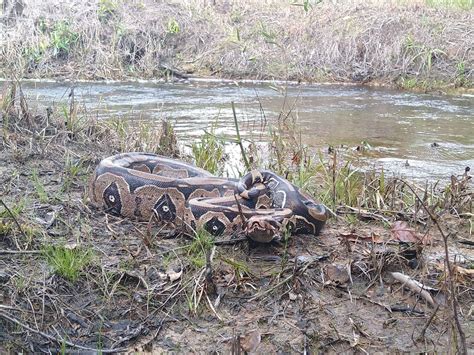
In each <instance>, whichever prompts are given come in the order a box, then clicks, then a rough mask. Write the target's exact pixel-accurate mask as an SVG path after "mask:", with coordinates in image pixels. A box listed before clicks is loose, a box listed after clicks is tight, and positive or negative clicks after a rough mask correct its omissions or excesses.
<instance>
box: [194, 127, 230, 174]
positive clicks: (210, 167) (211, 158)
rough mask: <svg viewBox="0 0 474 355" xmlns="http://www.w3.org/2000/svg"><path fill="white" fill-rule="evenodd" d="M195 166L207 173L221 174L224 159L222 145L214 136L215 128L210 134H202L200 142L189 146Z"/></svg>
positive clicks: (212, 128)
mask: <svg viewBox="0 0 474 355" xmlns="http://www.w3.org/2000/svg"><path fill="white" fill-rule="evenodd" d="M191 150H192V155H193V158H194V162H195V164H196V165H197V166H198V167H200V168H203V169H205V170H207V171H209V172H210V173H211V174H216V175H219V174H221V173H222V170H223V169H222V168H223V164H222V161H223V159H224V143H223V141H222V140H221V139H219V138H218V137H217V136H216V135H215V126H212V127H211V130H210V132H204V134H203V135H202V136H201V140H200V141H198V142H194V143H193V144H192V145H191Z"/></svg>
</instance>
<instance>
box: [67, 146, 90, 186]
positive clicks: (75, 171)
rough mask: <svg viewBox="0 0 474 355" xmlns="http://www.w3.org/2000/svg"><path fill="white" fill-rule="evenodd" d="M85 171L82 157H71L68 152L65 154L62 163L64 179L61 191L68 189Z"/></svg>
mask: <svg viewBox="0 0 474 355" xmlns="http://www.w3.org/2000/svg"><path fill="white" fill-rule="evenodd" d="M86 173H87V170H86V168H85V167H84V162H83V160H82V159H73V158H71V156H70V155H69V154H67V155H66V161H65V163H64V179H63V184H62V187H61V191H63V192H65V191H68V190H69V189H70V188H71V186H72V185H73V184H74V183H76V181H77V180H78V179H79V177H80V176H85V175H86Z"/></svg>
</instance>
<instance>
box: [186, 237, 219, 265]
mask: <svg viewBox="0 0 474 355" xmlns="http://www.w3.org/2000/svg"><path fill="white" fill-rule="evenodd" d="M213 246H214V237H213V236H212V235H211V234H210V233H209V232H208V231H206V230H205V229H204V228H199V229H198V230H197V231H196V232H195V234H194V238H193V241H192V242H191V244H189V245H188V246H187V247H186V250H187V252H188V255H189V256H190V261H191V263H192V264H193V265H194V266H196V267H197V268H201V267H203V266H204V265H205V264H206V255H207V253H208V252H209V251H210V250H211V249H212V247H213Z"/></svg>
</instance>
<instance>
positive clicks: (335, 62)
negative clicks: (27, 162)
mask: <svg viewBox="0 0 474 355" xmlns="http://www.w3.org/2000/svg"><path fill="white" fill-rule="evenodd" d="M4 3H5V4H10V9H9V10H8V9H6V10H5V12H4V14H3V16H0V33H2V36H1V37H0V57H1V58H2V61H1V63H0V75H2V76H4V77H12V76H13V75H15V76H16V77H18V78H19V77H29V78H44V77H48V78H51V77H52V78H67V79H73V80H75V79H85V78H86V79H91V78H92V79H124V78H170V77H178V78H181V77H183V76H184V77H185V76H188V75H195V76H214V77H221V78H234V79H235V78H250V79H282V80H303V81H313V82H314V81H316V82H317V81H342V82H362V83H366V82H374V83H384V84H396V85H399V86H401V87H404V88H409V89H410V88H417V87H418V88H419V87H422V88H425V89H430V88H433V87H447V86H450V87H472V80H473V52H472V48H473V41H474V40H473V38H474V36H473V32H472V31H473V30H472V23H473V22H474V21H473V16H472V15H473V10H472V1H469V0H467V1H463V0H457V1H437V0H430V1H428V0H427V1H416V2H413V1H375V0H374V1H337V2H336V1H322V2H320V3H318V2H316V1H306V0H305V1H301V2H295V4H291V2H290V1H272V0H267V1H259V0H252V1H232V2H231V1H223V2H220V1H217V2H216V1H207V0H193V1H172V2H157V1H151V0H150V1H149V0H143V1H119V0H99V1H97V2H95V1H93V2H84V1H77V0H75V1H62V2H58V1H50V0H47V1H43V0H41V1H39V0H22V1H19V0H15V1H13V0H9V1H6V0H5V1H4ZM15 3H21V4H23V5H22V6H21V8H20V9H19V10H13V9H12V6H13V5H12V4H15ZM304 4H307V5H308V6H306V7H305V6H303V5H304ZM297 5H298V6H297ZM15 9H16V8H15Z"/></svg>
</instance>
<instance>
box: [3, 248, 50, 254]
mask: <svg viewBox="0 0 474 355" xmlns="http://www.w3.org/2000/svg"><path fill="white" fill-rule="evenodd" d="M2 254H41V250H5V249H0V255H2Z"/></svg>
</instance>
